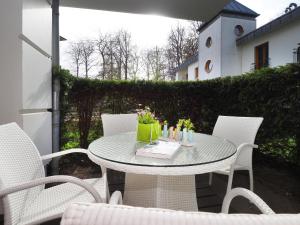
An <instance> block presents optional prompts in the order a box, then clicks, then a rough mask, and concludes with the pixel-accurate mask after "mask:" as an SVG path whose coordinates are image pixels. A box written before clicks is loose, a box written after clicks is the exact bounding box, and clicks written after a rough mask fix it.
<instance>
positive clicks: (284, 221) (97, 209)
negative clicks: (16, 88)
mask: <svg viewBox="0 0 300 225" xmlns="http://www.w3.org/2000/svg"><path fill="white" fill-rule="evenodd" d="M236 196H244V197H246V198H247V199H249V200H250V201H252V202H253V203H254V204H255V205H256V206H257V207H258V208H259V209H260V210H261V211H262V213H263V215H254V214H235V215H234V214H231V215H228V214H227V213H228V208H229V205H230V202H231V200H232V199H233V198H234V197H236ZM222 210H223V211H222V213H220V214H216V213H201V212H183V211H172V210H165V209H151V208H138V207H130V206H119V205H107V204H86V203H74V204H72V205H71V206H70V207H69V208H68V209H67V210H66V211H65V213H64V215H63V217H62V221H61V225H94V224H101V225H120V224H122V225H133V224H138V225H152V224H155V225H182V224H185V225H194V224H201V225H208V224H209V225H241V224H243V225H266V224H268V225H299V224H300V214H295V215H291V214H290V215H289V214H285V215H284V214H274V212H273V211H272V210H271V209H270V208H269V207H268V206H267V205H266V204H265V203H264V202H263V200H261V199H260V198H259V197H258V196H257V195H255V194H254V193H253V192H250V191H249V190H246V189H241V188H236V189H233V190H232V191H230V192H229V193H228V194H227V196H226V197H225V199H224V202H223V208H222Z"/></svg>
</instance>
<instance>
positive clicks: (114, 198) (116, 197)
mask: <svg viewBox="0 0 300 225" xmlns="http://www.w3.org/2000/svg"><path fill="white" fill-rule="evenodd" d="M109 204H111V205H122V204H123V199H122V194H121V192H120V191H115V192H114V193H113V194H112V195H111V197H110V199H109Z"/></svg>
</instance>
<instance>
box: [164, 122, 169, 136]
mask: <svg viewBox="0 0 300 225" xmlns="http://www.w3.org/2000/svg"><path fill="white" fill-rule="evenodd" d="M163 137H164V138H168V125H166V124H165V125H164V132H163Z"/></svg>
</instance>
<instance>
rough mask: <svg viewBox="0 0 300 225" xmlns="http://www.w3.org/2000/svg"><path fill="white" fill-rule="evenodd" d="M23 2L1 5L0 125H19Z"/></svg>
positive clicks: (17, 1)
mask: <svg viewBox="0 0 300 225" xmlns="http://www.w3.org/2000/svg"><path fill="white" fill-rule="evenodd" d="M21 29H22V1H21V0H14V1H12V0H1V1H0V30H1V34H0V124H3V123H9V122H18V123H19V124H21V116H20V115H19V109H20V108H21V105H22V98H21V95H22V84H21V82H19V80H20V79H21V77H20V74H21V73H22V51H20V49H21V47H22V42H21V40H20V39H19V38H18V35H19V34H20V32H21Z"/></svg>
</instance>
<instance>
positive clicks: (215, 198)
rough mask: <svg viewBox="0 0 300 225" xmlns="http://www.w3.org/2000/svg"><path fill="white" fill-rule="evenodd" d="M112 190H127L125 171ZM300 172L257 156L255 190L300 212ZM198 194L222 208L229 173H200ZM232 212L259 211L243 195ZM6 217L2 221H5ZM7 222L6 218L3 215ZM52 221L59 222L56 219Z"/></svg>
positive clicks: (238, 178)
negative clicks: (226, 174)
mask: <svg viewBox="0 0 300 225" xmlns="http://www.w3.org/2000/svg"><path fill="white" fill-rule="evenodd" d="M62 162H63V163H64V164H65V163H66V164H69V165H72V166H67V167H65V168H63V171H62V173H64V174H70V175H74V176H77V177H80V178H90V177H97V176H99V175H100V170H99V169H98V167H94V166H83V165H74V164H73V161H72V160H70V159H68V158H65V159H64V160H63V161H62ZM108 178H109V187H110V191H111V192H113V191H115V190H120V191H123V189H124V174H123V173H120V172H116V171H111V170H110V171H109V172H108ZM299 178H300V175H299V171H298V172H294V171H293V170H292V169H290V168H288V167H284V166H277V165H276V164H275V165H273V164H272V163H270V161H265V160H254V179H255V183H254V185H255V193H256V194H258V195H259V196H260V197H261V198H262V199H263V200H264V201H265V202H266V203H267V204H268V205H269V206H270V207H271V208H272V209H273V210H274V211H275V212H276V213H300V179H299ZM248 180H249V179H248V174H247V172H244V171H239V172H236V173H235V176H234V181H233V186H234V187H246V188H247V187H248V185H249V181H248ZM196 184H197V198H198V207H199V211H206V212H217V213H218V212H220V210H221V204H222V201H223V198H224V196H225V191H226V185H227V177H226V176H223V175H214V178H213V185H212V186H211V187H210V186H208V175H207V174H203V175H197V176H196ZM230 212H231V213H259V211H258V210H257V209H256V207H255V206H253V205H252V204H250V203H249V201H247V200H245V199H243V198H236V199H235V200H233V203H232V207H231V209H230ZM1 220H2V221H1ZM0 224H3V218H0ZM47 224H48V225H50V224H53V225H54V224H59V221H58V220H57V221H53V222H51V223H47Z"/></svg>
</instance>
